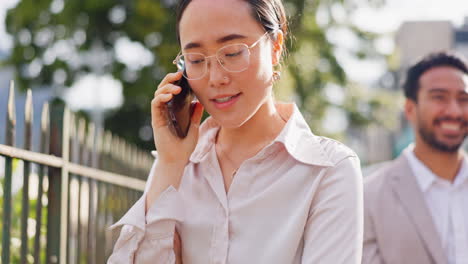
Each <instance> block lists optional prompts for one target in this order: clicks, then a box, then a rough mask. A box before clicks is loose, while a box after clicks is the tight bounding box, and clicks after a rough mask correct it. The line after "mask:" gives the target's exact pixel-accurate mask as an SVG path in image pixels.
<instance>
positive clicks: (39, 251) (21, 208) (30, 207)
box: [0, 0, 468, 264]
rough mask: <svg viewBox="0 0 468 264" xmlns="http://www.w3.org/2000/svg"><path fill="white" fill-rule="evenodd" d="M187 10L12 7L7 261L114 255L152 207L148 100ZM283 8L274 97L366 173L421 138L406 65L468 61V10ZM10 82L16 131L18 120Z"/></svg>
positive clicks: (337, 4) (168, 66)
mask: <svg viewBox="0 0 468 264" xmlns="http://www.w3.org/2000/svg"><path fill="white" fill-rule="evenodd" d="M213 1H214V0H213ZM219 1H221V0H219ZM176 2H177V0H0V204H1V205H2V207H1V208H0V218H1V222H0V226H1V228H0V236H1V237H2V243H1V244H0V251H1V259H0V263H41V262H42V263H70V264H71V263H91V264H92V263H104V262H105V259H106V258H107V257H108V256H109V255H110V253H111V252H112V246H113V244H114V242H115V240H116V238H117V236H116V235H118V234H117V233H116V232H114V233H111V232H110V231H109V230H108V227H109V226H110V225H111V224H112V223H115V222H116V221H117V220H118V219H120V217H121V216H122V215H123V214H124V213H125V212H126V211H127V210H128V208H129V207H130V206H131V205H132V204H133V203H134V202H135V201H136V200H137V199H138V198H139V197H140V195H141V192H142V190H143V188H144V185H145V180H146V177H147V172H148V171H149V167H150V166H151V163H152V161H153V157H152V156H150V155H149V151H150V150H152V149H153V148H154V145H153V139H152V129H151V116H150V101H151V99H152V97H153V94H154V91H155V89H156V87H157V85H158V83H159V82H160V81H161V79H162V78H163V77H164V76H165V75H166V74H167V73H169V72H174V71H175V70H176V68H175V66H174V65H173V64H172V60H173V59H174V57H175V56H176V55H177V53H178V52H179V46H178V43H177V40H176V36H175V11H174V10H175V5H176ZM284 3H285V6H286V9H287V13H288V15H289V19H290V24H289V27H290V32H289V33H290V38H289V39H288V41H287V50H288V51H287V54H286V56H285V57H284V60H283V62H282V79H281V81H280V82H279V83H278V84H277V85H276V86H275V94H276V95H275V97H276V98H277V99H278V100H280V101H292V102H295V103H296V104H297V105H298V107H299V108H300V109H301V111H302V113H303V114H304V116H305V118H306V120H307V122H308V123H309V124H310V127H311V128H312V131H313V132H314V133H315V134H318V135H325V136H328V137H331V138H335V139H338V140H340V141H342V142H344V143H345V144H347V145H348V146H350V147H351V148H352V149H353V150H355V151H356V152H357V154H358V155H359V157H360V159H361V162H362V165H363V168H364V169H363V172H364V175H368V174H369V173H370V172H372V171H373V170H374V169H376V168H378V167H379V166H381V165H382V163H385V162H386V161H388V160H391V159H393V158H394V157H396V156H397V155H398V154H399V153H400V152H401V151H402V149H404V148H405V147H406V146H407V145H408V144H409V143H410V142H411V141H412V138H413V135H412V132H411V128H410V127H409V125H408V123H407V122H406V120H405V118H404V116H403V114H402V109H403V102H404V98H403V93H402V91H401V89H400V84H401V81H402V80H403V78H404V72H405V70H406V69H407V68H408V66H409V65H411V64H412V63H413V62H414V61H415V60H417V59H418V58H419V57H421V56H423V55H425V54H426V53H428V52H431V51H437V50H443V49H445V50H446V49H449V50H456V51H458V52H460V53H462V54H464V55H465V56H468V1H467V0H410V1H408V0H284ZM10 80H14V82H15V94H16V95H15V99H14V100H11V101H14V102H15V107H14V108H15V109H14V111H11V110H10V112H9V113H10V116H12V113H13V112H15V116H16V121H9V120H10V119H7V105H8V103H7V102H8V97H9V83H10ZM28 89H31V91H32V105H33V107H32V109H33V118H32V119H33V122H32V129H31V128H30V127H29V125H27V123H28V122H25V120H24V119H25V115H26V116H28V115H29V110H27V109H30V103H28V99H27V96H26V91H27V90H28ZM29 98H31V97H29ZM46 102H55V103H54V104H52V105H59V106H60V107H62V106H63V105H66V106H67V107H69V108H70V109H71V110H72V111H73V112H74V113H76V114H74V115H72V116H75V117H76V118H74V119H73V121H70V120H68V121H69V123H68V125H69V126H68V127H69V129H70V132H71V133H70V134H68V133H65V131H67V130H68V129H65V127H67V126H65V125H63V126H61V125H58V124H60V123H61V122H63V123H67V122H66V120H65V119H66V118H65V117H66V116H67V115H65V114H63V111H62V110H63V109H62V108H60V109H61V111H59V112H57V111H56V110H51V112H50V115H48V114H47V113H48V111H44V113H45V115H44V116H45V117H46V118H41V114H42V113H41V112H42V109H43V105H44V103H46ZM11 108H13V107H11ZM44 109H47V107H46V108H44ZM51 109H52V108H51ZM48 116H50V121H51V125H50V128H48V129H45V130H44V131H46V132H44V133H42V134H41V130H40V125H41V121H44V120H47V117H48ZM85 120H86V121H85ZM43 123H47V122H43ZM91 124H95V125H91ZM62 127H63V128H64V129H63V130H61V128H62ZM104 129H105V131H104ZM7 130H8V131H9V132H8V133H7ZM31 130H32V136H29V135H28V131H31ZM14 134H15V135H16V136H12V135H14ZM49 135H50V142H49ZM67 137H68V139H69V140H63V141H62V140H61V138H67ZM12 138H14V142H11V141H12ZM29 139H31V140H32V147H29V145H30V143H29ZM67 141H69V142H70V144H71V146H68V145H67V144H65V143H64V142H67ZM60 142H62V143H63V144H62V145H61V143H60ZM49 146H50V151H49ZM5 149H6V150H11V149H14V150H22V149H30V150H32V151H33V153H30V154H29V155H33V154H36V155H38V154H41V155H42V156H41V157H43V158H42V160H43V161H41V162H37V160H36V161H35V162H34V160H32V159H31V156H29V158H28V157H27V156H28V155H23V156H21V155H16V156H15V155H13V156H11V155H10V154H8V153H9V152H8V151H6V150H5ZM5 153H6V154H5ZM63 153H69V154H70V156H68V155H62V154H63ZM57 159H59V164H61V165H55V166H51V165H50V163H48V162H46V161H47V160H54V161H56V160H57ZM31 161H33V162H31ZM69 161H70V162H72V163H73V164H75V165H76V164H79V165H81V166H82V167H81V170H78V169H76V168H75V169H74V171H69V170H70V167H69V166H68V165H69V164H68V162H69ZM63 164H68V165H67V166H68V167H67V166H65V165H63ZM75 167H76V166H75ZM91 168H92V169H93V170H90V169H91ZM91 172H94V173H91ZM62 181H63V183H62ZM58 227H60V228H58ZM10 251H11V252H10ZM10 253H11V254H10ZM10 255H11V256H10ZM41 260H42V261H41Z"/></svg>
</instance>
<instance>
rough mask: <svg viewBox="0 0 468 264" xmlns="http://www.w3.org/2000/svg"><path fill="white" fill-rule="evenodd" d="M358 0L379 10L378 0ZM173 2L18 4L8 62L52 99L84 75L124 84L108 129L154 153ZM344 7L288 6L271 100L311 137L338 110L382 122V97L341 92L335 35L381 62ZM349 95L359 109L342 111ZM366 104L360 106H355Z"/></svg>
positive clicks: (39, 0) (295, 0) (295, 1)
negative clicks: (294, 109)
mask: <svg viewBox="0 0 468 264" xmlns="http://www.w3.org/2000/svg"><path fill="white" fill-rule="evenodd" d="M363 1H365V3H366V4H368V5H373V6H376V7H377V6H379V5H381V4H382V1H383V0H363ZM176 2H177V1H176V0H159V1H154V0H117V1H115V0H99V1H96V0H67V1H65V0H21V1H20V2H19V4H18V5H17V6H16V7H15V8H13V9H11V10H9V12H8V15H7V30H8V32H9V33H10V34H11V35H12V36H13V40H14V48H13V50H12V54H11V56H10V57H9V59H8V61H7V62H6V63H7V64H10V65H13V66H14V67H15V68H16V70H17V71H16V72H17V76H16V78H17V80H18V81H19V86H20V88H22V89H25V88H26V87H33V88H34V87H52V89H53V90H54V91H56V94H57V95H60V94H61V93H63V91H64V89H65V88H66V87H69V86H71V85H72V84H74V83H75V82H76V81H77V80H79V78H80V77H83V76H85V75H86V74H89V73H93V74H96V75H104V74H109V73H110V74H112V76H113V77H114V78H115V79H117V80H119V81H120V82H121V83H122V86H123V95H124V102H123V105H122V106H121V107H120V108H119V109H117V110H112V111H109V112H108V113H107V114H106V116H107V117H106V122H105V124H106V127H107V128H108V129H110V130H112V131H114V132H115V133H117V134H119V135H120V136H122V137H124V138H126V139H127V140H129V141H132V142H135V143H137V144H138V145H140V146H142V147H144V148H147V149H152V148H153V142H152V139H151V136H152V135H151V127H150V100H151V99H152V96H153V93H154V90H155V89H156V86H157V84H158V83H159V81H160V80H161V79H162V77H163V76H164V75H165V74H166V73H167V72H171V71H174V70H175V67H174V66H173V65H172V60H173V58H174V57H175V55H176V54H177V52H178V50H179V47H178V44H177V40H176V37H175V33H174V32H175V16H174V7H175V4H176ZM347 2H348V3H347ZM349 2H350V1H344V0H314V1H312V0H285V5H286V9H287V11H288V14H289V16H290V18H291V21H290V31H291V32H290V33H291V36H293V37H292V38H290V39H289V41H288V42H287V49H288V56H287V57H286V58H285V60H284V63H283V64H284V65H287V67H284V68H283V76H284V78H283V79H282V81H281V83H280V84H279V85H278V87H277V89H278V90H277V94H278V97H279V98H280V99H289V98H293V99H294V100H295V101H296V102H297V103H298V105H299V107H300V108H301V110H302V111H303V112H304V114H305V116H306V119H307V121H308V122H309V123H310V124H311V126H312V127H313V130H314V131H315V132H317V133H322V134H323V133H325V134H327V131H326V130H323V129H322V127H323V118H324V115H325V113H326V111H327V109H329V107H330V106H331V107H335V108H340V109H343V110H344V111H343V113H345V114H346V120H348V122H350V124H351V125H359V126H362V125H366V124H367V123H369V122H372V121H379V118H378V116H375V115H371V114H369V113H372V112H373V111H374V110H375V109H379V108H382V107H385V106H386V104H385V103H382V100H374V99H372V98H369V97H367V98H365V97H356V95H354V94H352V93H351V91H352V90H351V89H349V88H346V87H350V86H353V85H351V84H350V82H349V81H348V79H347V77H346V74H345V72H344V70H343V68H342V67H341V66H340V65H339V63H338V61H337V59H336V55H335V54H336V48H337V45H336V43H332V42H331V41H330V40H329V38H328V37H327V33H329V32H332V31H333V30H335V31H336V30H346V31H348V32H350V33H351V34H352V35H353V36H354V37H355V39H356V40H357V41H358V44H359V45H357V48H356V49H354V50H350V51H349V52H350V53H352V54H353V56H356V57H359V58H362V59H364V58H369V57H376V56H380V55H378V54H377V53H376V52H375V49H374V45H373V41H374V39H375V37H376V36H375V35H374V34H371V33H369V32H364V31H361V30H360V29H359V28H357V27H356V26H354V25H353V23H351V20H350V15H349V14H351V13H352V11H353V10H354V9H355V8H356V7H357V6H356V5H355V4H349ZM122 49H127V53H128V50H129V49H130V50H131V51H130V53H131V52H132V51H135V54H134V55H135V56H133V57H132V56H130V57H129V56H128V54H127V55H126V56H124V55H122V52H121V50H122ZM137 54H138V55H137ZM130 55H132V54H130ZM354 86H355V85H354ZM329 87H332V88H333V89H335V91H338V93H342V94H343V96H344V98H345V99H344V100H342V101H341V102H334V101H333V100H330V98H329V97H328V98H327V96H325V95H324V92H326V90H327V89H328V88H329ZM332 97H333V96H332ZM347 98H351V99H352V100H354V101H356V100H357V101H358V102H359V104H353V103H348V104H345V102H347V100H348V99H347ZM354 101H352V102H354ZM384 101H385V100H384ZM387 101H388V100H387ZM363 104H364V105H366V106H367V107H364V108H363V107H360V105H361V106H362V105H363ZM363 109H365V110H363ZM328 134H330V133H328ZM332 136H340V134H336V135H332Z"/></svg>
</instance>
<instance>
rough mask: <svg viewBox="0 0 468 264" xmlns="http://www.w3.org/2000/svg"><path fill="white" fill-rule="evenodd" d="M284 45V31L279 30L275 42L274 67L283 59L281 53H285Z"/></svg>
mask: <svg viewBox="0 0 468 264" xmlns="http://www.w3.org/2000/svg"><path fill="white" fill-rule="evenodd" d="M283 43H284V35H283V31H281V30H278V31H276V38H275V40H274V41H273V50H272V52H273V54H272V59H273V65H274V66H276V65H278V64H279V61H280V59H281V53H282V52H283Z"/></svg>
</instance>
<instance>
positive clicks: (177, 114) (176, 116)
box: [166, 75, 195, 138]
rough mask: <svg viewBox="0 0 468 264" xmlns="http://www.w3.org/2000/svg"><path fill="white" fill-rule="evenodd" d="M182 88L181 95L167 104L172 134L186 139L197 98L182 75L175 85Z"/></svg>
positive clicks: (175, 96)
mask: <svg viewBox="0 0 468 264" xmlns="http://www.w3.org/2000/svg"><path fill="white" fill-rule="evenodd" d="M174 84H175V85H177V86H179V87H180V88H181V91H180V93H179V94H176V95H174V97H173V98H172V99H171V100H170V101H169V102H167V103H166V106H167V115H168V116H167V119H168V122H169V124H168V125H169V128H170V130H171V131H172V133H173V134H174V135H176V136H178V137H179V138H185V137H186V136H187V133H188V130H189V128H190V120H191V117H192V112H193V107H194V103H192V101H193V100H194V98H195V96H194V94H193V92H192V89H191V88H190V85H189V83H188V81H187V79H186V78H185V77H184V76H183V75H182V77H181V78H180V80H179V81H177V82H175V83H174Z"/></svg>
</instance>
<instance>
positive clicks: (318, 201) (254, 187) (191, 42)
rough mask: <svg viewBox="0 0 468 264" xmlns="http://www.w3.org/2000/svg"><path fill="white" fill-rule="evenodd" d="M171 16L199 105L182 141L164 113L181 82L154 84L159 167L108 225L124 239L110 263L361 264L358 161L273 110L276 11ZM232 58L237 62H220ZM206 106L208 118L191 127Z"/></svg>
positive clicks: (224, 7)
mask: <svg viewBox="0 0 468 264" xmlns="http://www.w3.org/2000/svg"><path fill="white" fill-rule="evenodd" d="M178 14H179V15H178V20H177V21H178V22H177V23H178V24H177V33H178V38H179V42H180V46H181V56H182V57H180V56H178V58H177V60H178V61H177V62H178V63H179V64H181V65H186V66H185V67H186V70H187V72H186V73H184V74H185V75H187V76H186V78H187V79H189V83H190V86H191V87H192V89H193V91H194V93H195V94H196V96H197V98H198V100H199V101H200V103H201V104H200V103H198V104H197V105H196V107H195V110H194V112H193V115H192V120H191V121H192V124H191V127H190V129H189V132H188V135H187V137H186V138H184V139H179V138H177V137H176V136H174V135H173V134H172V133H171V131H170V129H169V128H168V126H167V124H168V122H167V119H166V112H165V111H166V106H165V103H166V102H168V101H169V100H170V99H171V98H172V97H173V95H174V94H177V93H179V92H180V90H181V89H180V87H178V86H176V85H174V84H173V83H174V82H176V81H177V80H179V79H180V78H181V77H182V73H181V72H177V73H170V74H168V75H167V76H166V77H165V78H164V80H163V81H162V82H161V83H160V84H159V86H158V89H157V91H156V93H155V97H154V99H153V101H152V105H151V107H152V125H153V129H154V138H155V145H156V149H157V150H158V153H157V155H156V154H155V157H156V161H155V163H154V166H153V168H152V170H151V172H150V175H149V179H148V183H147V186H146V191H145V193H144V195H143V197H142V198H141V199H140V200H139V201H138V202H137V203H136V204H135V205H134V206H133V207H132V208H131V209H130V210H129V212H128V213H127V214H126V215H125V216H124V217H123V218H122V219H121V220H120V221H119V222H118V223H117V224H115V225H114V227H115V226H122V225H123V229H122V231H121V234H120V237H119V239H118V241H117V243H116V245H115V248H114V252H113V254H112V256H111V257H110V259H109V263H176V262H180V261H182V262H183V263H185V264H187V263H188V264H191V263H200V264H207V263H239V264H241V263H242V264H245V263H268V264H270V263H332V264H337V263H347V264H348V263H360V256H361V249H362V194H361V191H362V190H361V188H362V187H361V184H362V182H361V173H360V167H359V160H358V158H357V156H356V155H355V154H354V153H353V152H352V151H351V150H349V149H348V148H346V147H345V146H344V145H342V144H340V143H338V142H336V141H333V140H330V139H327V138H323V137H319V136H315V135H313V134H312V132H311V131H310V129H309V127H308V126H307V124H306V122H305V121H304V119H303V117H302V116H301V114H300V112H299V111H298V109H297V107H296V106H295V105H293V104H280V103H276V102H275V101H274V99H273V95H272V89H273V88H272V87H273V83H274V82H275V80H277V79H278V77H279V73H278V72H276V71H274V67H275V66H276V65H278V63H279V61H280V58H281V54H282V49H283V42H284V37H285V32H286V24H287V23H286V19H285V14H284V8H283V5H282V3H281V1H280V0H223V1H219V0H192V1H189V0H183V1H181V3H180V5H179V12H178ZM235 56H242V58H243V60H242V61H237V64H235V65H233V64H230V63H228V62H227V60H228V59H231V57H235ZM194 57H197V59H193V58H194ZM181 60H183V61H181ZM190 67H198V68H197V69H198V70H197V71H194V70H193V68H190ZM202 106H203V107H204V109H206V111H207V112H208V113H209V114H210V115H211V117H210V118H208V119H207V120H206V121H205V122H204V123H203V124H202V125H201V126H200V127H199V124H200V120H201V116H202V112H203V107H202ZM177 233H178V234H179V235H180V242H181V243H180V242H179V243H178V242H177V241H178V239H177V238H178V235H177ZM174 241H176V243H174ZM174 245H175V246H174Z"/></svg>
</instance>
